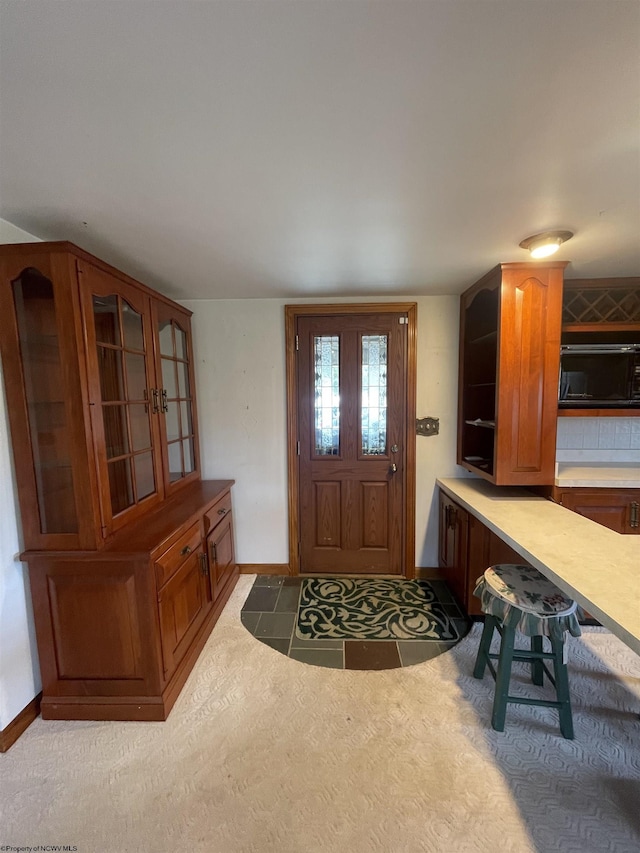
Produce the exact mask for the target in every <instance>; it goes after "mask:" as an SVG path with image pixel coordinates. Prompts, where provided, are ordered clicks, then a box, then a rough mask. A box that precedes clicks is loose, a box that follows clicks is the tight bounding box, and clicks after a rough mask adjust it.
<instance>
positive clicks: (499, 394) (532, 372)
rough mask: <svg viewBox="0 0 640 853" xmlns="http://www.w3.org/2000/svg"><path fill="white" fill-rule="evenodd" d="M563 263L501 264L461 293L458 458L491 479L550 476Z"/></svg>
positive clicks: (544, 480)
mask: <svg viewBox="0 0 640 853" xmlns="http://www.w3.org/2000/svg"><path fill="white" fill-rule="evenodd" d="M566 265H567V264H566V262H564V261H562V262H527V263H510V264H500V265H499V266H497V267H495V268H494V269H493V270H491V271H490V272H489V273H487V274H486V275H485V276H484V277H483V278H481V279H480V280H479V281H478V282H476V284H474V285H473V286H472V287H470V288H469V289H468V290H467V291H465V293H463V294H462V296H461V305H460V363H459V372H460V373H459V385H458V394H459V400H458V455H457V462H458V464H459V465H462V466H463V467H464V468H467V469H468V470H469V471H472V472H473V473H475V474H478V475H479V476H480V477H483V478H484V479H486V480H489V481H490V482H492V483H495V484H496V485H500V486H510V485H521V486H534V485H545V484H549V483H553V481H554V476H555V451H556V418H557V411H558V373H559V365H560V333H561V316H562V279H563V270H564V268H565V267H566Z"/></svg>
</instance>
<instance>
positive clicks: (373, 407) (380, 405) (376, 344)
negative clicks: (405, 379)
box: [361, 335, 387, 456]
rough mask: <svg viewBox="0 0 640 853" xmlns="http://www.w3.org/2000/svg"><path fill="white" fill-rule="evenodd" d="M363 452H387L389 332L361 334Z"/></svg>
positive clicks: (381, 453) (374, 453)
mask: <svg viewBox="0 0 640 853" xmlns="http://www.w3.org/2000/svg"><path fill="white" fill-rule="evenodd" d="M361 382H362V407H361V414H362V455H363V456H380V455H384V454H386V452H387V336H386V335H363V336H362V374H361Z"/></svg>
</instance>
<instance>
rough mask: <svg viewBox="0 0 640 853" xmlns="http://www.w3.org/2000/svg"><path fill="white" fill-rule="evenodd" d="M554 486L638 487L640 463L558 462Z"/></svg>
mask: <svg viewBox="0 0 640 853" xmlns="http://www.w3.org/2000/svg"><path fill="white" fill-rule="evenodd" d="M639 455H640V454H639ZM556 486H565V487H570V486H577V487H583V488H586V487H589V486H595V487H597V488H603V489H604V488H611V489H640V464H637V463H633V462H627V463H620V462H619V463H614V462H591V463H590V464H589V465H579V464H577V463H576V462H558V464H557V466H556Z"/></svg>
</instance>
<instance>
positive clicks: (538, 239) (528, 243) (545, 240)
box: [520, 231, 573, 259]
mask: <svg viewBox="0 0 640 853" xmlns="http://www.w3.org/2000/svg"><path fill="white" fill-rule="evenodd" d="M572 237H573V232H572V231H543V232H542V233H541V234H534V235H533V236H532V237H527V238H526V239H525V240H523V241H522V242H521V243H520V248H521V249H528V250H529V252H531V257H532V258H537V259H540V258H548V257H549V255H553V254H554V252H557V251H558V249H559V248H560V246H561V245H562V244H563V243H566V241H567V240H570V239H571V238H572Z"/></svg>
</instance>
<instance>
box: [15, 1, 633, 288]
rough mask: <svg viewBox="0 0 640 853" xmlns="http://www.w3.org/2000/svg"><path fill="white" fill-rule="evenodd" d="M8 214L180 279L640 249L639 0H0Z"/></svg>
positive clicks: (381, 281)
mask: <svg viewBox="0 0 640 853" xmlns="http://www.w3.org/2000/svg"><path fill="white" fill-rule="evenodd" d="M0 33H1V35H0V39H1V41H0V81H1V84H0V217H2V218H3V219H6V220H8V221H9V222H12V223H13V224H14V225H17V226H19V227H21V228H23V229H25V230H27V231H29V232H30V233H32V234H35V235H37V236H38V237H41V238H43V239H47V240H49V239H54V240H71V241H72V242H74V243H77V244H78V245H80V246H82V247H83V248H85V249H87V250H89V251H91V252H93V253H95V254H97V255H98V256H100V257H102V258H104V259H105V260H107V261H110V262H111V263H113V264H114V265H116V266H118V267H120V268H121V269H123V270H125V271H126V272H128V273H130V274H131V275H133V276H135V277H137V278H139V279H141V280H143V281H145V282H147V283H148V284H150V285H152V286H155V287H157V288H158V289H160V290H161V291H163V292H164V293H167V294H168V295H170V296H173V297H175V298H184V299H191V298H193V299H206V298H242V297H265V298H266V297H285V298H288V299H296V298H301V297H314V298H315V297H323V296H330V297H335V296H370V297H374V298H375V297H377V296H387V295H391V296H392V295H393V294H396V293H397V294H402V295H413V294H415V295H418V294H427V293H434V294H443V293H458V292H460V291H462V290H463V289H465V288H466V287H467V286H469V285H470V284H471V283H472V282H473V281H475V279H477V278H478V277H480V276H481V275H482V274H483V273H484V272H486V271H487V270H489V269H490V268H491V267H492V266H494V265H495V264H496V263H499V262H501V261H518V260H527V259H528V253H526V252H524V250H522V249H520V248H519V247H518V243H519V242H520V241H521V240H522V239H523V238H525V237H527V236H529V235H531V234H535V233H536V232H538V231H543V230H546V229H548V228H562V229H566V230H570V231H573V232H574V233H575V237H574V238H573V239H572V240H570V241H569V242H568V243H566V244H565V245H563V246H562V248H561V250H560V253H559V256H558V257H560V258H561V259H564V260H569V261H570V262H571V264H570V266H569V268H568V271H567V274H566V275H567V277H569V278H585V277H600V276H629V275H640V3H638V2H637V0H631V2H627V0H616V2H614V3H612V2H610V0H469V2H467V0H416V1H415V2H414V1H413V0H406V2H405V0H377V1H376V0H367V2H364V0H304V2H303V0H246V2H242V0H233V2H222V0H220V1H219V2H218V0H216V2H207V0H202V2H185V0H174V2H164V0H151V2H141V0H128V2H107V1H106V0H93V2H87V1H86V0H82V2H66V0H65V2H55V3H52V2H50V0H40V2H31V0H2V3H1V5H0Z"/></svg>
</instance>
